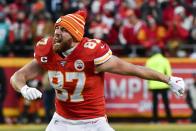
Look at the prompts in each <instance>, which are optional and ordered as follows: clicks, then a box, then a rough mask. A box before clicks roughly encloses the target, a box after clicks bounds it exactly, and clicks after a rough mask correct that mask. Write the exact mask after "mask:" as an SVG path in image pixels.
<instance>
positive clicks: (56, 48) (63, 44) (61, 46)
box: [53, 37, 73, 53]
mask: <svg viewBox="0 0 196 131" xmlns="http://www.w3.org/2000/svg"><path fill="white" fill-rule="evenodd" d="M72 41H73V40H72V38H65V39H63V38H62V37H60V38H59V37H54V44H53V52H54V53H62V52H64V51H66V50H68V49H70V48H71V43H72Z"/></svg>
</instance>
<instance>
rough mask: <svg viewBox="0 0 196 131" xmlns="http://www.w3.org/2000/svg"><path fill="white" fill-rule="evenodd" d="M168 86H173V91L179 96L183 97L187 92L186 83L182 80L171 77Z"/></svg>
mask: <svg viewBox="0 0 196 131" xmlns="http://www.w3.org/2000/svg"><path fill="white" fill-rule="evenodd" d="M168 84H169V85H170V86H171V90H172V91H173V92H174V93H175V94H176V95H177V96H183V94H184V92H185V83H184V80H183V79H182V78H180V77H174V76H171V77H170V79H169V82H168Z"/></svg>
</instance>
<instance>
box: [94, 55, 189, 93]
mask: <svg viewBox="0 0 196 131" xmlns="http://www.w3.org/2000/svg"><path fill="white" fill-rule="evenodd" d="M96 71H97V72H110V73H116V74H121V75H132V76H137V77H140V78H143V79H147V80H156V81H161V82H164V83H167V84H169V85H170V86H171V89H172V91H173V92H174V93H176V95H178V96H180V95H182V94H183V93H184V90H185V89H184V88H185V84H184V81H183V79H182V78H179V77H173V76H166V75H164V74H162V73H159V72H157V71H155V70H152V69H149V68H147V67H143V66H138V65H133V64H130V63H128V62H125V61H123V60H121V59H120V58H118V57H116V56H112V57H111V58H110V59H109V60H108V61H107V62H105V63H103V64H101V65H99V66H97V67H96Z"/></svg>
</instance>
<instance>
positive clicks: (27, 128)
mask: <svg viewBox="0 0 196 131" xmlns="http://www.w3.org/2000/svg"><path fill="white" fill-rule="evenodd" d="M111 126H112V127H113V128H114V129H115V130H116V131H196V124H161V123H160V124H133V123H124V124H122V123H120V124H119V123H118V124H117V123H112V124H111ZM45 127H46V125H0V131H44V129H45Z"/></svg>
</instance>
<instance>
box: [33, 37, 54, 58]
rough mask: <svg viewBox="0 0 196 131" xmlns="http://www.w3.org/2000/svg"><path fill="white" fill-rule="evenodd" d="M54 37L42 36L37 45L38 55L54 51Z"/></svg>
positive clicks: (36, 52) (36, 53) (36, 51)
mask: <svg viewBox="0 0 196 131" xmlns="http://www.w3.org/2000/svg"><path fill="white" fill-rule="evenodd" d="M52 42H53V41H52V37H46V38H42V39H41V40H40V41H38V42H37V44H36V46H35V55H36V56H46V55H48V54H49V52H51V51H52Z"/></svg>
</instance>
